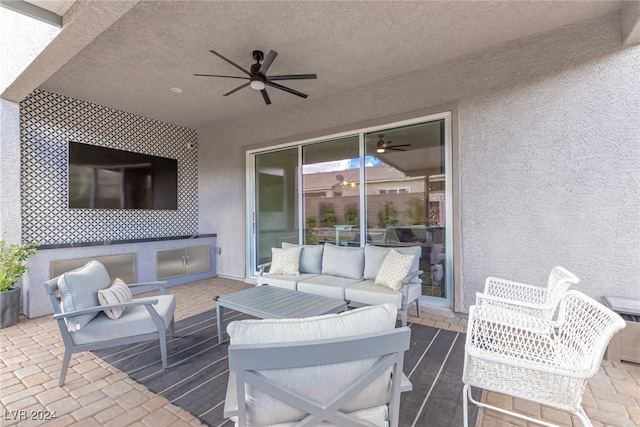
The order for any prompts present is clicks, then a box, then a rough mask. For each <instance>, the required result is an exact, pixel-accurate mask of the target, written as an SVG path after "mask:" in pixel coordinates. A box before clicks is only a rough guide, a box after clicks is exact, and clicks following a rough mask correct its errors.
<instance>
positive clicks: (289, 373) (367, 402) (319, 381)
mask: <svg viewBox="0 0 640 427" xmlns="http://www.w3.org/2000/svg"><path fill="white" fill-rule="evenodd" d="M396 314H397V311H396V309H395V307H393V306H392V305H391V304H386V305H383V306H375V307H364V308H360V309H356V310H351V311H346V312H344V313H341V314H329V315H325V316H316V317H308V318H304V319H264V320H241V321H234V322H231V323H230V324H229V326H227V332H228V334H229V337H230V342H231V345H242V344H265V345H267V344H272V343H284V342H300V341H309V340H318V339H333V338H341V337H350V336H354V335H360V334H367V333H375V332H382V331H388V330H392V329H393V328H395V324H396ZM375 362H376V359H375V358H372V359H365V360H356V361H352V362H344V363H337V364H332V365H320V366H311V367H304V368H293V369H275V370H271V371H261V373H262V374H263V375H265V376H267V377H268V378H270V379H272V380H273V381H275V382H277V383H279V384H283V385H285V386H286V387H287V388H288V389H290V390H293V391H295V392H297V393H300V394H302V395H304V396H308V397H309V398H311V399H313V400H316V401H321V402H325V401H327V400H328V399H329V397H332V396H334V395H335V394H337V392H339V391H340V390H343V389H344V388H346V387H348V386H349V385H350V384H351V383H352V381H353V380H354V379H355V378H357V377H358V375H360V374H362V373H363V372H365V371H366V370H367V369H369V368H370V367H371V366H372V365H373V364H374V363H375ZM389 392H390V371H389V374H387V375H382V376H381V377H379V378H377V379H376V380H375V381H373V382H372V383H371V384H370V385H369V386H367V388H366V389H365V390H363V391H362V392H361V393H360V394H358V395H357V396H356V397H355V398H354V399H352V400H351V401H349V403H348V404H347V405H345V406H344V408H343V409H344V410H345V411H355V410H361V409H365V408H372V407H377V406H379V405H384V404H386V403H388V402H389ZM245 393H246V395H247V402H249V404H248V405H247V423H248V424H251V425H273V424H278V423H286V422H296V421H299V420H300V419H302V418H303V417H304V416H305V415H306V414H305V413H303V412H302V411H299V410H297V409H295V408H292V407H290V406H288V405H286V404H284V403H282V402H281V401H279V400H278V399H275V398H274V397H271V396H269V395H266V394H265V393H263V392H261V391H260V390H257V389H256V388H254V387H253V386H248V387H247V388H246V390H245ZM376 425H381V424H376Z"/></svg>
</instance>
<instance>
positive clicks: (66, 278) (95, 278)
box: [58, 260, 111, 332]
mask: <svg viewBox="0 0 640 427" xmlns="http://www.w3.org/2000/svg"><path fill="white" fill-rule="evenodd" d="M109 285H111V279H110V278H109V273H107V269H106V268H104V265H102V264H101V263H100V262H99V261H96V260H93V261H89V262H88V263H87V264H85V265H84V266H82V267H80V268H76V269H75V270H72V271H69V272H67V273H64V274H63V275H62V276H60V278H59V279H58V290H59V291H60V305H61V309H62V312H63V313H68V312H70V311H77V310H82V309H84V308H90V307H96V306H99V305H100V302H99V301H98V291H99V290H101V289H107V288H108V287H109ZM98 313H99V311H95V312H93V313H89V314H82V315H80V316H73V317H68V318H66V322H67V328H68V329H69V332H76V331H79V330H80V329H82V327H84V326H85V325H86V324H87V323H89V322H91V320H93V318H94V317H96V316H97V315H98Z"/></svg>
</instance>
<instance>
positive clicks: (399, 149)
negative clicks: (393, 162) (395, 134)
mask: <svg viewBox="0 0 640 427" xmlns="http://www.w3.org/2000/svg"><path fill="white" fill-rule="evenodd" d="M386 150H392V151H407V150H405V149H404V148H395V147H387V148H386Z"/></svg>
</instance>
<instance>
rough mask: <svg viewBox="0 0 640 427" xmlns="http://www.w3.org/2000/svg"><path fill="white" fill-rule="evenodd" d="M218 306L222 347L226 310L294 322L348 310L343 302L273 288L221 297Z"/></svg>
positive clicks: (245, 291) (264, 287) (268, 287)
mask: <svg viewBox="0 0 640 427" xmlns="http://www.w3.org/2000/svg"><path fill="white" fill-rule="evenodd" d="M215 300H216V302H217V310H216V317H217V320H218V342H220V343H222V342H223V340H224V338H223V334H222V322H223V320H222V314H223V310H224V308H229V309H231V310H235V311H239V312H241V313H246V314H248V315H250V316H255V317H258V318H260V319H292V318H298V317H311V316H320V315H322V314H329V313H340V312H342V311H344V310H346V308H347V302H346V301H344V300H341V299H336V298H329V297H324V296H320V295H313V294H307V293H304V292H298V291H292V290H289V289H282V288H277V287H274V286H268V285H264V286H257V287H255V288H249V289H245V290H242V291H238V292H234V293H231V294H226V295H220V296H219V297H216V298H215Z"/></svg>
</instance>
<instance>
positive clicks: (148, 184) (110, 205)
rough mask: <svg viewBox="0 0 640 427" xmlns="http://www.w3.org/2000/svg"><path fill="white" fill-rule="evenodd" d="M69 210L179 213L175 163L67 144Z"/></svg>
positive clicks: (106, 149)
mask: <svg viewBox="0 0 640 427" xmlns="http://www.w3.org/2000/svg"><path fill="white" fill-rule="evenodd" d="M68 166H69V167H68V171H69V180H68V182H69V188H68V192H69V193H68V194H69V207H70V208H75V209H174V210H175V209H178V161H177V160H176V159H169V158H166V157H158V156H150V155H148V154H141V153H134V152H131V151H124V150H116V149H114V148H108V147H99V146H97V145H90V144H83V143H80V142H75V141H69V164H68Z"/></svg>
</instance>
